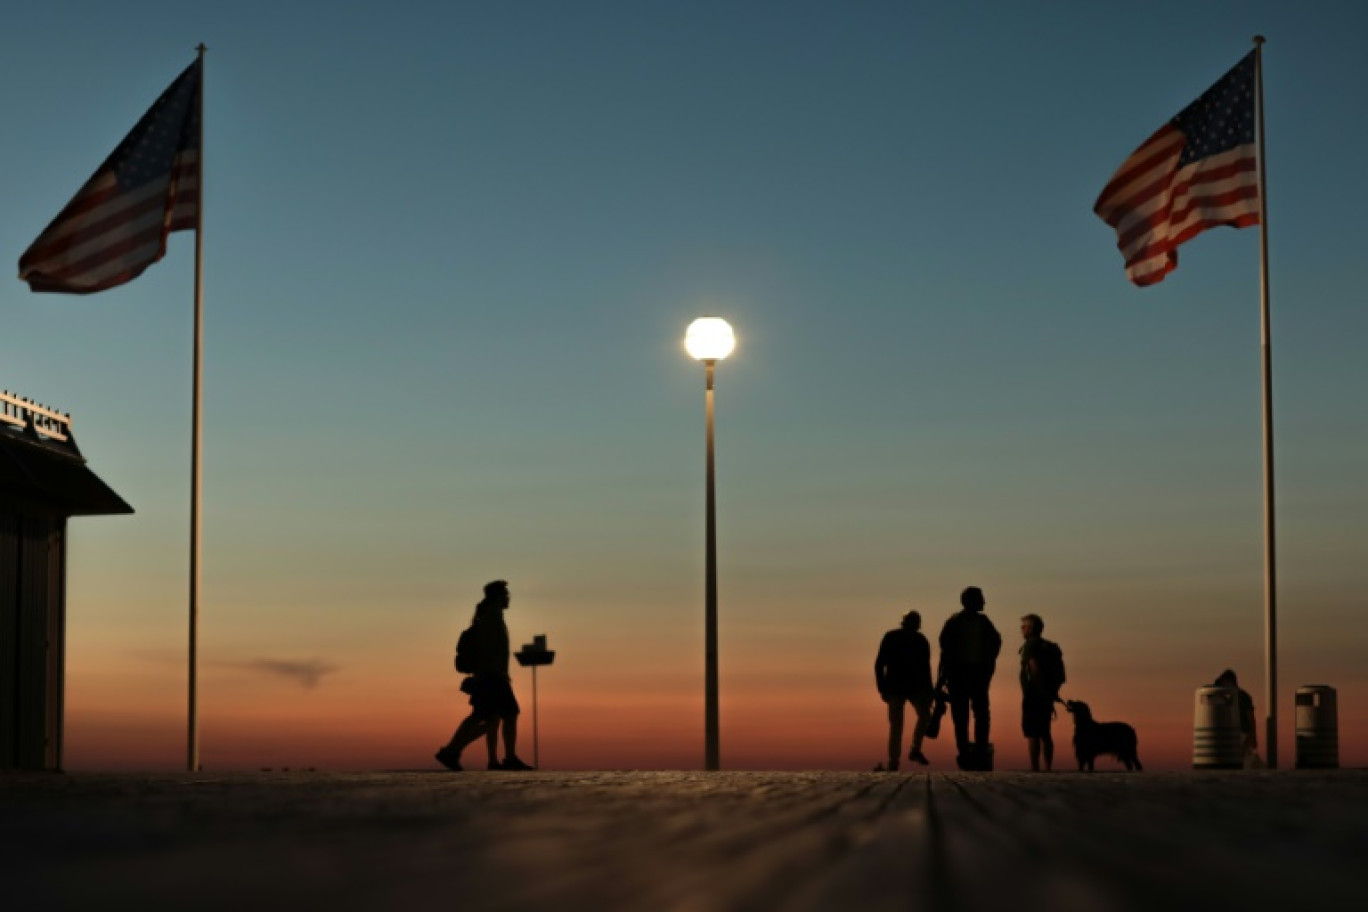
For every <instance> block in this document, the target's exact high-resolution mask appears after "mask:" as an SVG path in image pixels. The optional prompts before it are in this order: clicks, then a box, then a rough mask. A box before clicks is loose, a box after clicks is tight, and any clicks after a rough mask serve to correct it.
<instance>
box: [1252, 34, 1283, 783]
mask: <svg viewBox="0 0 1368 912" xmlns="http://www.w3.org/2000/svg"><path fill="white" fill-rule="evenodd" d="M1263 45H1264V37H1263V36H1262V35H1255V36H1254V87H1255V96H1256V105H1257V111H1258V119H1259V142H1258V160H1259V303H1260V339H1261V341H1262V349H1263V451H1264V452H1263V455H1264V458H1263V482H1264V703H1265V706H1266V707H1267V711H1268V719H1267V726H1266V733H1265V739H1266V740H1265V742H1264V750H1265V752H1266V756H1267V758H1268V768H1269V769H1277V768H1278V579H1277V561H1276V553H1277V552H1276V549H1275V547H1274V544H1275V539H1274V534H1273V529H1274V524H1273V325H1272V321H1271V320H1270V319H1269V303H1268V298H1269V290H1268V187H1267V182H1266V180H1265V178H1266V175H1267V168H1266V166H1265V159H1264V149H1265V147H1264V100H1263Z"/></svg>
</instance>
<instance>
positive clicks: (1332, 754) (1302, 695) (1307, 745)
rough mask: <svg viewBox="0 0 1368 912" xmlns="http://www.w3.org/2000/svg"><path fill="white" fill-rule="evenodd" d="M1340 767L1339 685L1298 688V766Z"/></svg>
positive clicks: (1317, 767)
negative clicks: (1337, 700)
mask: <svg viewBox="0 0 1368 912" xmlns="http://www.w3.org/2000/svg"><path fill="white" fill-rule="evenodd" d="M1338 768H1339V710H1338V708H1337V706H1336V700H1335V688H1333V687H1326V686H1325V685H1324V684H1308V685H1306V686H1305V687H1298V688H1297V769H1338Z"/></svg>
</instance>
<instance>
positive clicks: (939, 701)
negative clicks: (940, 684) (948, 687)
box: [926, 690, 947, 738]
mask: <svg viewBox="0 0 1368 912" xmlns="http://www.w3.org/2000/svg"><path fill="white" fill-rule="evenodd" d="M946 702H947V701H946V698H945V694H944V692H942V691H939V690H938V691H936V696H935V698H934V699H933V703H934V704H935V706H934V708H933V709H932V710H931V721H930V722H928V723H926V737H928V738H939V737H940V730H941V720H942V719H944V718H945V704H946Z"/></svg>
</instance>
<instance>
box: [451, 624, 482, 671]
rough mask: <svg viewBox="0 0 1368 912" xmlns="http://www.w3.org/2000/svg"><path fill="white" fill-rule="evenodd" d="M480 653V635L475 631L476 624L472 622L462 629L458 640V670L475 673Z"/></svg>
mask: <svg viewBox="0 0 1368 912" xmlns="http://www.w3.org/2000/svg"><path fill="white" fill-rule="evenodd" d="M479 653H480V635H479V634H478V633H476V632H475V625H474V624H471V625H470V626H469V627H467V628H466V629H465V630H462V631H461V635H460V637H459V638H458V639H457V640H456V670H457V671H459V672H460V673H461V674H474V673H475V663H476V662H477V661H479V658H478V657H479Z"/></svg>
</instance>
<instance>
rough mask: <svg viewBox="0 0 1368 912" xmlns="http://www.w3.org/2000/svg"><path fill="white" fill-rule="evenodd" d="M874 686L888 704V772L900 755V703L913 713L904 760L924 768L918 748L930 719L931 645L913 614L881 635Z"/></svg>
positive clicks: (925, 761)
mask: <svg viewBox="0 0 1368 912" xmlns="http://www.w3.org/2000/svg"><path fill="white" fill-rule="evenodd" d="M874 683H875V684H876V685H877V686H878V688H879V696H880V697H882V698H883V701H884V702H885V703H887V704H888V769H890V770H896V769H897V768H898V756H899V755H900V754H901V753H902V733H903V716H904V713H905V708H904V705H903V704H904V703H911V704H912V708H913V709H914V710H916V713H917V724H916V726H915V727H914V728H913V729H912V750H911V751H910V752H909V753H908V755H907V759H908V760H911V761H912V762H913V763H920V764H922V765H923V766H925V765H926V763H927V759H926V755H925V754H923V753H922V749H921V748H922V739H923V738H924V737H925V736H926V723H927V722H928V721H930V718H931V694H932V689H931V644H929V643H927V642H926V637H924V636H922V635H921V615H920V614H918V613H917V612H915V611H909V612H907V614H905V615H903V619H902V626H901V627H899V628H898V629H897V630H890V631H888V633H885V634H884V638H883V641H882V642H880V643H879V655H878V656H877V657H876V658H875V659H874Z"/></svg>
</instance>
